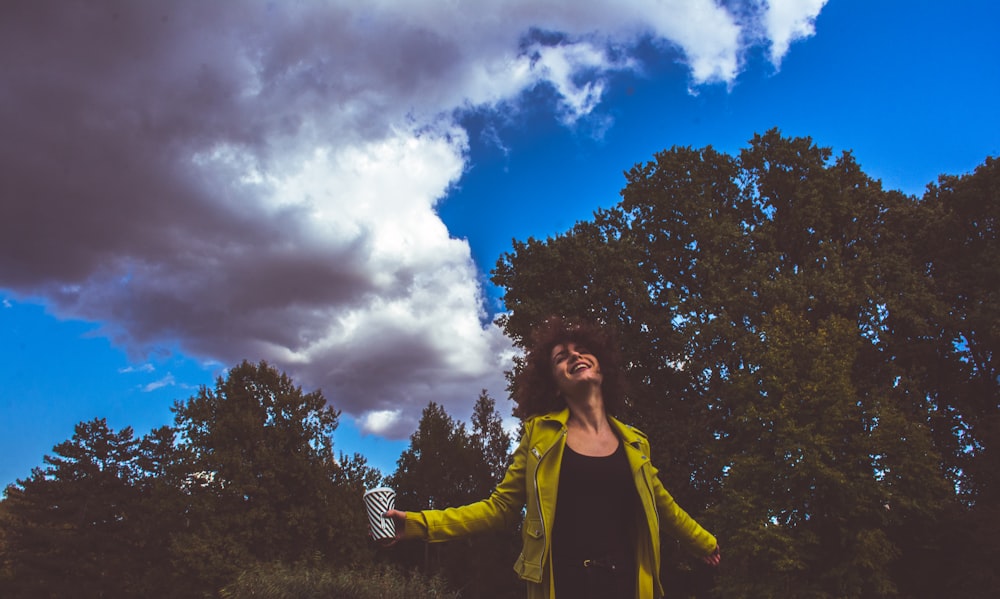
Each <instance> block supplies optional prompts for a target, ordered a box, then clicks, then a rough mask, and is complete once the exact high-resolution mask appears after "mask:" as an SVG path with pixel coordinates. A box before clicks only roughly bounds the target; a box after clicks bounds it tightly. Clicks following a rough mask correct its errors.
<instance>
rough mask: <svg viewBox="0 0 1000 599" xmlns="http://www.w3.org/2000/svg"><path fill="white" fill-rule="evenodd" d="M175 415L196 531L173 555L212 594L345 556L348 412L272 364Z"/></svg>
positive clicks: (189, 529)
mask: <svg viewBox="0 0 1000 599" xmlns="http://www.w3.org/2000/svg"><path fill="white" fill-rule="evenodd" d="M173 409H174V413H175V423H176V426H177V430H178V432H179V434H180V440H181V442H180V451H181V452H182V453H183V456H182V463H183V464H184V465H185V467H186V472H185V473H184V483H183V484H184V490H185V493H186V496H185V499H186V502H187V503H186V506H185V508H184V510H185V511H184V513H185V515H186V520H187V522H186V526H185V528H184V529H183V530H182V531H180V532H179V533H178V534H177V535H176V536H175V538H174V542H173V547H172V548H173V553H174V555H175V558H176V559H177V561H178V562H179V563H180V564H181V567H182V568H183V569H185V570H186V571H188V572H190V573H191V575H192V577H194V578H196V579H197V580H199V581H200V582H201V583H202V584H203V586H204V588H206V589H217V588H219V587H221V586H222V585H223V584H225V583H226V582H229V581H231V580H234V579H235V577H236V574H237V573H238V572H239V571H240V570H242V569H244V568H247V567H250V566H251V565H253V564H257V563H270V562H279V561H280V562H285V563H290V562H294V561H295V560H299V559H305V558H306V557H310V556H313V555H315V554H321V555H327V556H329V555H334V554H336V553H337V552H338V550H337V540H338V538H337V537H338V532H339V531H338V530H336V527H335V525H334V520H335V513H336V511H337V509H338V508H337V506H336V505H335V503H334V501H335V493H334V484H333V481H332V464H333V457H334V456H333V440H332V434H333V432H334V430H335V429H336V427H337V420H338V417H339V413H338V412H337V411H336V410H334V409H333V408H331V407H330V406H328V405H327V403H326V400H325V399H324V398H323V395H322V394H321V393H320V392H319V391H314V392H311V393H303V391H302V389H301V388H300V387H298V386H295V385H294V384H293V382H292V380H291V379H290V378H289V377H288V376H287V375H285V374H283V373H280V372H278V371H277V370H276V369H274V368H273V367H271V366H270V365H268V364H267V363H266V362H260V363H259V364H251V363H249V362H245V361H244V362H243V363H241V364H239V365H238V366H236V367H235V368H233V369H232V370H230V371H229V373H228V376H227V377H226V378H225V379H223V378H222V377H220V378H219V379H218V380H217V382H216V385H215V389H214V390H211V389H208V388H207V387H203V388H202V389H201V390H199V392H198V394H197V395H195V396H193V397H191V398H190V399H188V400H187V401H186V402H177V403H176V404H175V405H174V408H173ZM340 499H341V500H343V498H342V497H341V498H340Z"/></svg>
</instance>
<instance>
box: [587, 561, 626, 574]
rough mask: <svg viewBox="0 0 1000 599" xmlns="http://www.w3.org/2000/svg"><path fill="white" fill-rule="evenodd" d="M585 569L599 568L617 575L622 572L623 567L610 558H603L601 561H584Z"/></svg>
mask: <svg viewBox="0 0 1000 599" xmlns="http://www.w3.org/2000/svg"><path fill="white" fill-rule="evenodd" d="M583 567H584V568H597V569H601V570H605V571H607V572H611V573H612V574H617V573H618V571H619V570H621V566H620V565H619V564H618V563H617V562H616V561H615V560H613V559H612V558H610V557H603V558H599V559H585V560H583Z"/></svg>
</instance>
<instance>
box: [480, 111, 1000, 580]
mask: <svg viewBox="0 0 1000 599" xmlns="http://www.w3.org/2000/svg"><path fill="white" fill-rule="evenodd" d="M997 165H998V162H997V161H996V160H992V159H991V160H987V162H986V164H985V165H983V166H982V167H980V168H979V169H977V170H976V172H975V173H973V174H971V175H967V176H965V177H942V178H941V180H940V181H939V185H938V186H931V187H930V188H929V189H928V193H927V195H926V196H925V198H924V199H923V200H922V201H918V200H916V199H915V198H909V197H905V196H903V195H902V194H899V193H896V192H886V191H884V190H882V189H881V187H880V185H879V183H878V182H877V181H873V180H871V179H870V178H869V177H868V176H866V175H865V174H864V173H863V172H862V171H861V169H860V168H859V167H858V165H857V163H856V162H855V161H854V159H853V157H852V156H851V155H850V154H849V153H845V154H842V155H841V156H839V157H836V158H834V157H833V156H832V152H830V150H828V149H825V148H819V147H816V146H815V145H814V144H813V143H812V141H811V140H810V139H808V138H794V139H789V138H784V137H782V136H781V135H780V134H779V133H778V132H777V131H776V130H774V131H769V132H767V133H766V134H763V135H757V136H755V137H754V139H752V140H751V142H750V144H749V147H748V148H746V149H744V150H743V151H742V152H741V153H740V154H739V155H738V156H728V155H724V154H720V153H718V152H716V151H715V150H713V149H712V148H711V147H708V148H704V149H701V150H693V149H691V148H676V147H675V148H672V149H670V150H667V151H663V152H660V153H657V154H656V155H655V157H654V159H653V160H652V161H650V162H648V163H646V164H640V165H636V166H635V167H634V168H632V169H631V170H630V171H628V172H627V173H626V177H627V180H628V184H627V186H626V187H625V189H624V190H623V191H622V201H621V203H619V204H618V205H617V206H614V207H612V208H611V209H609V210H602V211H599V212H597V213H596V214H595V215H594V219H593V222H587V223H578V224H577V225H576V226H575V227H573V228H572V229H571V230H570V231H568V232H567V233H566V234H564V235H560V236H558V237H555V238H550V239H548V240H546V241H544V242H541V241H537V240H534V239H529V240H528V241H527V242H515V244H514V249H513V251H512V252H511V253H508V254H505V255H504V256H503V257H502V258H501V260H500V261H499V262H498V264H497V266H496V269H495V270H494V271H493V279H492V280H493V282H494V283H496V284H497V285H499V286H501V287H503V288H504V289H505V296H504V300H505V302H506V305H507V307H508V309H509V310H510V313H509V315H507V316H505V317H504V318H502V319H501V324H502V325H503V326H504V328H505V330H506V331H507V333H508V334H509V335H510V336H511V337H512V338H513V339H515V341H518V342H521V341H523V340H524V339H526V337H527V335H528V334H529V332H530V330H531V329H532V328H533V326H534V325H535V324H537V323H539V322H540V321H541V320H542V319H544V318H546V317H548V316H550V315H553V314H559V315H567V316H587V317H591V318H595V319H597V320H599V321H601V322H603V323H605V324H606V325H607V326H609V327H613V328H614V329H616V331H617V332H618V333H619V337H620V339H621V342H622V346H623V348H624V352H625V363H626V364H628V365H629V370H630V379H631V381H632V382H633V385H632V389H631V392H630V398H629V400H630V401H629V410H628V414H626V415H625V416H626V418H630V419H632V421H633V422H635V423H637V424H639V425H640V426H641V427H642V428H643V429H644V430H645V431H646V432H647V433H648V434H649V435H650V437H651V438H652V439H653V441H654V444H653V452H654V455H653V458H654V461H655V462H656V463H657V464H659V465H660V467H661V478H662V479H663V481H664V483H665V484H666V486H667V487H668V488H669V489H671V491H672V493H673V494H674V495H675V497H676V498H677V500H678V502H679V503H680V504H681V505H683V506H686V507H687V508H688V509H689V510H690V511H692V512H693V513H694V514H695V515H697V516H698V517H699V518H700V519H701V520H702V522H703V523H704V524H706V525H707V526H708V527H709V528H710V529H713V530H715V531H716V532H717V533H719V536H720V538H721V539H722V540H721V542H722V547H723V554H724V563H725V568H723V570H722V575H721V576H720V577H719V579H718V583H717V585H716V592H717V593H719V594H720V595H724V596H736V597H884V596H894V595H902V596H912V597H935V596H941V595H943V594H948V592H947V589H949V588H951V589H954V588H956V586H955V585H964V586H962V588H966V589H970V593H971V594H972V595H975V594H976V592H975V591H976V590H977V589H978V590H979V591H980V592H981V590H982V589H983V588H988V587H987V586H984V585H986V584H988V583H989V581H988V580H984V577H983V576H981V575H980V574H979V572H981V571H992V568H990V567H987V566H986V565H985V562H983V561H982V560H983V559H989V558H985V557H983V556H986V555H989V556H993V557H995V556H996V555H998V551H997V549H998V548H997V545H996V544H995V542H994V541H992V540H990V539H996V538H997V535H995V534H986V535H985V536H986V539H987V540H986V541H985V542H986V543H987V550H985V551H982V550H980V549H979V547H976V545H975V544H970V543H969V541H968V540H967V539H965V540H963V541H961V542H959V543H957V545H958V546H960V547H969V546H973V547H976V549H973V550H971V551H970V552H969V553H967V554H966V553H963V555H965V557H966V559H967V563H968V564H973V563H977V564H980V566H979V567H971V566H968V565H967V566H963V565H960V564H957V563H956V560H954V559H951V558H950V556H951V554H952V553H953V552H954V551H955V550H956V547H955V546H949V545H948V544H947V543H945V542H944V539H955V538H956V535H958V536H961V535H960V533H959V531H961V530H968V526H969V523H970V522H972V521H975V522H978V523H979V525H980V526H981V527H982V530H984V531H997V530H998V523H997V520H996V514H997V513H1000V510H996V509H995V507H994V506H996V505H997V504H998V503H997V501H996V495H995V494H994V492H995V490H996V488H997V485H996V483H995V481H996V472H998V471H1000V470H998V468H996V467H995V466H996V463H997V462H996V460H997V457H996V456H997V453H1000V452H998V450H997V448H998V447H1000V438H998V437H997V436H996V434H997V432H998V431H1000V426H998V424H997V420H998V418H1000V416H998V414H1000V395H998V392H997V387H998V384H1000V379H998V376H997V374H998V373H997V365H996V358H995V355H996V354H995V352H994V349H995V348H996V341H997V326H996V323H997V305H998V303H997V297H996V294H997V290H998V289H1000V256H998V255H997V251H998V250H997V243H996V216H997V210H998V208H1000V193H998V190H1000V185H998V183H1000V176H998V172H1000V171H998V168H1000V167H998V166H997ZM956 488H957V489H958V491H959V493H958V494H956ZM958 499H961V500H962V502H961V503H960V502H959V501H957V500H958ZM665 547H667V548H668V549H669V548H670V547H671V545H670V544H667V545H665ZM972 554H975V555H972ZM935 560H936V562H937V564H946V563H947V564H951V565H954V566H955V568H954V569H952V570H950V571H948V572H947V573H946V572H943V569H942V567H941V566H940V565H935V563H934V562H935ZM665 564H666V568H667V570H668V573H667V576H666V578H667V579H668V580H670V579H675V580H676V579H678V578H680V577H681V576H683V572H684V571H685V570H686V569H687V566H685V565H684V564H683V563H682V562H680V561H679V560H678V559H677V556H676V555H675V554H674V553H673V552H669V551H668V552H667V556H666V558H665ZM970 579H974V580H977V582H975V583H972V584H968V583H963V582H962V581H967V580H970ZM941 580H946V581H947V582H940V581H941ZM948 585H951V586H950V587H949V586H948Z"/></svg>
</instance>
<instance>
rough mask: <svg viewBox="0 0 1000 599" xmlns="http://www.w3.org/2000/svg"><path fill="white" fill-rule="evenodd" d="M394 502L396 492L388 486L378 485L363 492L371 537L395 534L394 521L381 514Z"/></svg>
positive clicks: (385, 537) (386, 536)
mask: <svg viewBox="0 0 1000 599" xmlns="http://www.w3.org/2000/svg"><path fill="white" fill-rule="evenodd" d="M395 504H396V492H395V491H393V490H392V489H390V488H388V487H379V488H378V489H372V490H370V491H366V492H365V509H366V510H367V511H368V525H369V527H370V528H371V532H372V538H373V539H391V538H393V537H395V536H396V523H395V522H393V521H392V518H383V517H382V514H384V513H386V512H387V511H389V510H391V509H392V508H393V507H394V506H395Z"/></svg>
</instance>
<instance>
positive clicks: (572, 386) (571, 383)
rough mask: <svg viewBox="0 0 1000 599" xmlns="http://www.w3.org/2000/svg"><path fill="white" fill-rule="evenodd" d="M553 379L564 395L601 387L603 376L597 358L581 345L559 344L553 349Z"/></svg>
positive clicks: (571, 343) (570, 342)
mask: <svg viewBox="0 0 1000 599" xmlns="http://www.w3.org/2000/svg"><path fill="white" fill-rule="evenodd" d="M551 358H552V378H553V380H554V381H555V383H556V388H558V389H559V391H561V392H562V393H563V394H564V395H571V394H574V393H579V392H580V391H581V390H585V389H586V388H587V387H588V386H597V387H600V386H601V382H602V381H603V376H602V375H601V365H600V363H598V361H597V356H595V355H594V354H592V353H590V351H589V350H587V348H586V347H584V346H583V345H581V344H579V343H574V342H572V341H569V342H567V343H557V344H556V345H555V346H553V348H552V354H551Z"/></svg>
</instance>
